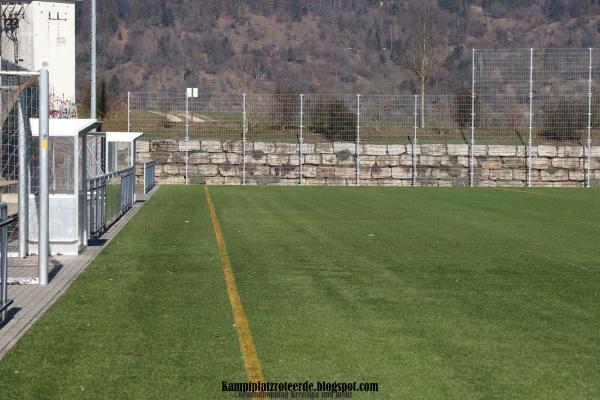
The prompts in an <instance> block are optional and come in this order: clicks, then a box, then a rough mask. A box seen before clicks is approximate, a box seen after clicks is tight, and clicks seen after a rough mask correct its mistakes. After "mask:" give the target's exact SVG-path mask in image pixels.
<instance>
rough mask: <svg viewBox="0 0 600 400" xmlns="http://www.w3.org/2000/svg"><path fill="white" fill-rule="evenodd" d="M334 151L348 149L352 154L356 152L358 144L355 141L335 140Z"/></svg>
mask: <svg viewBox="0 0 600 400" xmlns="http://www.w3.org/2000/svg"><path fill="white" fill-rule="evenodd" d="M333 151H334V152H335V153H339V152H342V151H347V152H349V153H351V154H354V153H355V152H356V145H355V144H354V143H349V142H334V143H333Z"/></svg>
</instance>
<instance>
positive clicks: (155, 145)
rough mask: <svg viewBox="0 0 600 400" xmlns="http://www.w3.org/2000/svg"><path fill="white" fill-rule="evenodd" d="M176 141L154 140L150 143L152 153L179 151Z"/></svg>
mask: <svg viewBox="0 0 600 400" xmlns="http://www.w3.org/2000/svg"><path fill="white" fill-rule="evenodd" d="M177 147H178V146H177V141H175V140H153V141H152V142H150V151H177V150H178V148H177Z"/></svg>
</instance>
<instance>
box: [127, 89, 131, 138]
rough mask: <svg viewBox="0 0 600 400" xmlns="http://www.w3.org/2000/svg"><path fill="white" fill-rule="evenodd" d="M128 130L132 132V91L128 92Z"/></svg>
mask: <svg viewBox="0 0 600 400" xmlns="http://www.w3.org/2000/svg"><path fill="white" fill-rule="evenodd" d="M127 132H131V92H127Z"/></svg>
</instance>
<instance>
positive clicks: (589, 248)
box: [0, 186, 600, 399]
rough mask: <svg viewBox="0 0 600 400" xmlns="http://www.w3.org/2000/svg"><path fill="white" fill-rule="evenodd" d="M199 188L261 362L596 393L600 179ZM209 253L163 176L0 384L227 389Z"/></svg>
mask: <svg viewBox="0 0 600 400" xmlns="http://www.w3.org/2000/svg"><path fill="white" fill-rule="evenodd" d="M210 191H211V194H212V198H213V201H214V204H215V207H216V210H217V214H218V217H219V220H220V223H221V226H222V229H223V235H224V239H225V242H226V245H227V248H228V251H229V256H230V259H231V264H232V266H233V271H234V274H235V278H236V281H237V287H238V290H239V294H240V296H241V300H242V302H243V305H244V308H245V313H246V317H247V319H248V322H249V325H250V329H251V332H252V336H253V339H254V344H255V347H256V351H257V354H258V358H259V359H260V362H261V365H262V372H263V374H264V375H265V378H266V379H269V380H273V381H290V380H291V381H305V380H308V381H334V380H336V381H358V382H370V381H374V382H378V383H379V392H377V393H370V394H368V393H355V395H354V396H353V398H365V399H370V398H373V399H400V398H410V399H438V398H457V399H458V398H460V399H494V398H497V399H507V398H510V399H565V398H569V399H588V398H589V399H593V398H597V397H598V395H599V394H600V344H599V343H600V342H599V340H598V333H599V332H600V279H599V278H600V251H599V250H598V246H597V244H596V242H597V237H598V236H599V234H600V224H599V223H598V221H599V220H600V202H599V201H598V200H600V191H597V190H581V189H579V190H577V189H536V190H521V189H452V188H450V189H442V188H440V189H427V188H423V189H410V188H405V189H396V188H332V187H328V188H305V187H292V188H276V187H244V188H241V187H211V188H210ZM186 221H188V222H186ZM218 257H219V256H218V251H217V247H216V242H215V236H214V232H213V230H212V226H211V223H210V219H209V216H208V211H207V206H206V201H205V199H204V197H203V195H202V190H201V188H200V187H175V186H173V187H162V188H161V189H160V190H159V191H158V193H157V194H156V195H155V197H154V198H153V199H152V200H151V201H149V202H148V204H146V205H145V206H144V207H143V208H142V210H141V211H140V212H139V213H138V214H137V215H136V216H135V217H134V219H133V220H132V221H131V222H130V223H129V224H128V226H127V227H126V228H125V229H124V230H123V231H122V232H121V233H120V234H119V235H118V236H117V238H116V239H115V240H114V241H113V242H112V243H111V244H110V245H109V246H108V247H107V249H105V251H104V252H103V253H102V254H101V255H100V256H99V257H98V258H97V259H96V260H95V261H94V263H93V264H92V265H91V266H89V267H88V269H87V270H86V271H85V273H84V274H82V276H81V277H80V278H79V279H78V280H77V281H76V282H75V283H74V284H73V286H72V287H71V289H70V290H69V291H68V292H67V293H66V294H65V296H63V298H62V299H60V301H58V302H57V303H56V305H55V306H53V307H52V308H51V310H50V311H49V312H48V313H47V314H46V315H45V316H44V317H43V318H42V319H41V320H40V321H39V322H38V323H37V324H36V325H35V326H34V327H33V328H32V329H31V330H30V331H29V332H28V333H27V334H26V335H25V337H24V338H23V339H22V340H21V341H20V342H19V343H18V345H17V346H16V347H15V348H14V349H13V350H12V351H11V352H10V353H9V354H8V355H7V356H6V358H5V359H4V360H2V361H0V382H2V387H3V388H5V387H7V388H10V389H9V392H10V395H11V398H61V399H62V398H67V399H68V398H86V397H87V398H161V399H162V398H206V399H216V398H232V397H233V396H232V395H230V394H223V393H220V389H221V386H220V385H221V381H222V380H229V381H235V380H243V379H244V378H245V374H244V365H243V362H242V359H241V356H240V350H239V345H238V342H237V337H236V331H235V327H234V326H233V319H232V317H231V308H230V307H229V304H228V298H227V291H226V288H225V283H224V279H223V270H222V266H221V264H220V261H219V258H218ZM2 390H4V389H2Z"/></svg>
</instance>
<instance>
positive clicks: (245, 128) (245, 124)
mask: <svg viewBox="0 0 600 400" xmlns="http://www.w3.org/2000/svg"><path fill="white" fill-rule="evenodd" d="M247 131H248V121H247V119H246V93H244V94H242V185H245V184H246V133H247Z"/></svg>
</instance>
